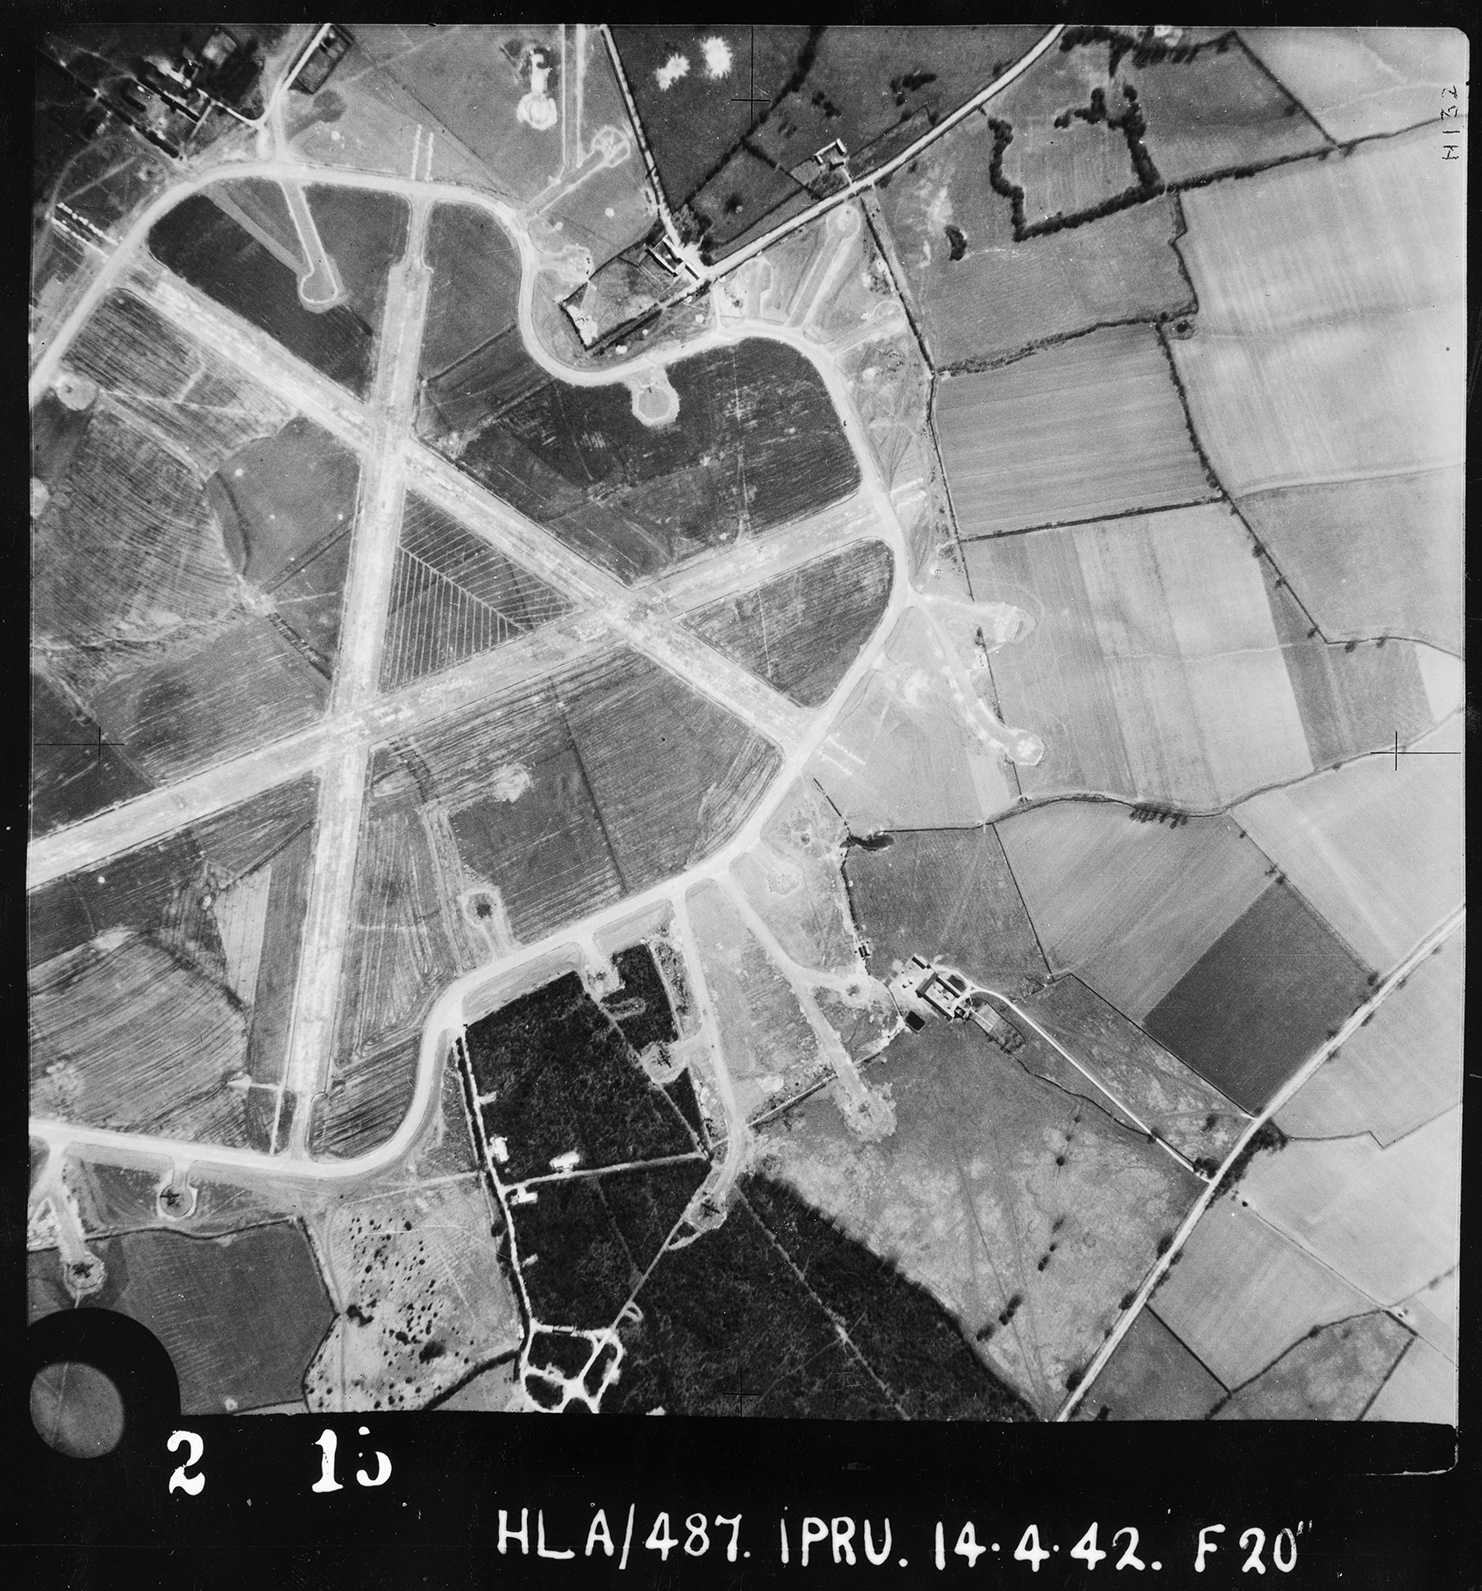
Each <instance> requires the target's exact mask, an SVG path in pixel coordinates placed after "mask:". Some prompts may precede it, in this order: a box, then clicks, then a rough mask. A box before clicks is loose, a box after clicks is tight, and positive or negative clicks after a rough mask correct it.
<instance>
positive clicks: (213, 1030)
mask: <svg viewBox="0 0 1482 1591" xmlns="http://www.w3.org/2000/svg"><path fill="white" fill-rule="evenodd" d="M314 802H315V786H314V782H313V781H312V780H301V781H299V782H298V783H297V784H292V785H285V786H280V787H279V788H278V789H276V790H274V791H272V792H270V793H269V794H268V795H267V796H265V797H262V798H260V799H258V800H256V801H254V802H252V803H250V804H249V805H247V806H244V807H238V808H235V809H232V810H230V811H228V812H226V813H224V814H222V815H221V816H219V817H217V818H214V819H211V820H209V821H207V822H205V823H201V824H198V825H196V826H195V827H194V828H193V829H190V830H187V831H184V832H183V833H181V834H179V835H175V836H172V837H171V838H170V839H169V840H167V841H164V842H162V843H161V844H159V845H154V846H146V847H144V848H142V849H140V850H137V851H132V852H128V853H126V854H125V855H123V856H119V857H113V858H110V860H109V861H108V862H107V863H106V864H105V866H104V867H102V868H100V869H98V870H95V871H89V872H86V873H75V874H71V875H69V876H68V877H66V878H62V879H59V880H57V881H56V882H55V883H53V884H49V885H46V886H45V887H43V888H41V889H38V890H36V891H35V892H34V893H33V894H32V895H31V897H30V901H29V918H30V922H29V927H30V939H31V947H30V950H31V980H30V981H31V990H32V1000H33V1005H32V1059H31V1070H32V1092H33V1105H34V1108H35V1109H36V1110H37V1111H38V1113H40V1114H43V1115H57V1116H61V1117H63V1118H64V1119H67V1120H75V1121H80V1122H86V1123H90V1124H92V1125H95V1126H107V1127H116V1128H120V1129H123V1130H131V1131H136V1132H155V1133H160V1134H162V1135H164V1136H167V1137H169V1136H175V1137H187V1138H202V1139H205V1140H206V1141H208V1142H214V1143H226V1144H233V1145H238V1146H242V1145H250V1146H251V1147H255V1148H259V1149H267V1148H268V1147H270V1136H271V1125H272V1121H273V1117H274V1114H275V1105H276V1085H277V1083H278V1082H279V1080H280V1078H281V1074H282V1068H283V1062H284V1057H285V1054H286V1046H287V1019H288V1013H289V1009H290V1005H291V1000H292V994H293V986H294V980H295V978H296V975H297V968H298V950H299V940H300V935H301V932H302V921H303V912H304V906H305V901H306V897H307V884H308V869H309V866H310V863H311V859H312V858H311V846H310V836H311V833H312V825H313V821H314Z"/></svg>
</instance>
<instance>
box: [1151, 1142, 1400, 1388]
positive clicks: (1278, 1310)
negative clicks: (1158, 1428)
mask: <svg viewBox="0 0 1482 1591" xmlns="http://www.w3.org/2000/svg"><path fill="white" fill-rule="evenodd" d="M1285 1153H1287V1151H1286V1150H1282V1151H1281V1154H1285ZM1264 1158H1269V1157H1264V1156H1262V1157H1258V1158H1257V1161H1256V1164H1257V1165H1259V1164H1260V1161H1261V1159H1264ZM1277 1158H1280V1155H1278V1156H1277ZM1148 1307H1150V1308H1151V1309H1152V1311H1153V1312H1154V1314H1156V1315H1157V1316H1158V1318H1159V1319H1160V1320H1161V1321H1162V1322H1163V1323H1164V1325H1166V1326H1168V1327H1169V1328H1170V1329H1171V1330H1172V1331H1174V1332H1175V1333H1177V1335H1178V1336H1179V1338H1180V1339H1181V1340H1182V1341H1183V1342H1184V1343H1185V1344H1186V1346H1187V1347H1188V1348H1189V1350H1190V1352H1192V1353H1194V1354H1195V1355H1197V1356H1198V1358H1199V1359H1200V1360H1201V1361H1202V1363H1203V1364H1204V1365H1205V1366H1206V1367H1207V1368H1208V1369H1209V1371H1210V1373H1211V1374H1212V1375H1214V1376H1217V1377H1218V1378H1219V1380H1220V1381H1222V1382H1223V1383H1224V1384H1225V1385H1226V1386H1227V1387H1239V1386H1244V1385H1245V1383H1246V1382H1247V1381H1250V1380H1253V1379H1254V1378H1255V1377H1256V1376H1258V1375H1259V1374H1260V1373H1261V1372H1262V1371H1263V1370H1265V1369H1266V1368H1267V1366H1268V1365H1271V1364H1273V1363H1274V1362H1275V1361H1276V1360H1277V1359H1279V1358H1280V1357H1281V1355H1282V1354H1283V1353H1285V1352H1286V1350H1287V1349H1288V1348H1290V1347H1291V1346H1292V1344H1293V1343H1295V1342H1296V1341H1298V1339H1299V1338H1302V1337H1305V1336H1306V1335H1307V1333H1308V1332H1310V1331H1311V1330H1312V1328H1313V1327H1314V1326H1328V1325H1331V1324H1332V1323H1333V1322H1334V1321H1337V1320H1349V1319H1351V1318H1353V1317H1354V1316H1357V1315H1363V1314H1367V1313H1368V1312H1369V1311H1370V1310H1371V1309H1373V1307H1374V1305H1373V1302H1372V1300H1370V1299H1368V1298H1366V1297H1365V1296H1364V1294H1363V1293H1361V1292H1360V1291H1359V1290H1358V1289H1357V1288H1355V1287H1353V1286H1352V1285H1350V1284H1349V1283H1348V1282H1345V1281H1344V1280H1343V1279H1342V1278H1341V1277H1340V1276H1338V1275H1337V1274H1336V1273H1335V1272H1334V1271H1332V1270H1331V1269H1329V1267H1328V1266H1326V1265H1324V1264H1323V1263H1322V1262H1321V1261H1320V1260H1317V1259H1314V1258H1312V1257H1311V1256H1310V1255H1307V1254H1304V1253H1303V1252H1302V1250H1301V1249H1300V1248H1298V1247H1297V1246H1296V1245H1295V1244H1294V1243H1292V1242H1291V1241H1290V1240H1289V1239H1288V1238H1286V1237H1283V1236H1282V1235H1281V1234H1280V1233H1279V1232H1277V1231H1276V1230H1275V1229H1274V1228H1273V1227H1270V1226H1268V1225H1267V1224H1266V1223H1265V1222H1264V1221H1262V1220H1261V1219H1260V1218H1259V1217H1258V1216H1257V1215H1255V1213H1254V1212H1253V1211H1250V1210H1247V1209H1245V1208H1244V1206H1243V1205H1242V1204H1241V1203H1240V1202H1239V1200H1237V1199H1236V1198H1232V1197H1225V1198H1221V1199H1217V1200H1216V1201H1215V1202H1214V1203H1213V1204H1212V1205H1211V1206H1210V1207H1209V1209H1208V1210H1206V1211H1205V1213H1204V1217H1203V1219H1202V1220H1201V1221H1200V1222H1199V1224H1198V1226H1196V1227H1195V1228H1194V1231H1193V1234H1192V1235H1191V1236H1190V1238H1189V1240H1188V1242H1187V1243H1185V1244H1184V1246H1183V1248H1182V1249H1181V1250H1180V1251H1179V1261H1178V1264H1177V1265H1175V1266H1174V1267H1173V1268H1172V1269H1171V1270H1170V1271H1169V1272H1168V1274H1167V1276H1166V1278H1165V1280H1164V1281H1163V1282H1162V1283H1161V1284H1160V1285H1159V1287H1158V1289H1157V1290H1156V1291H1155V1292H1154V1294H1153V1296H1152V1300H1151V1303H1150V1304H1149V1306H1148Z"/></svg>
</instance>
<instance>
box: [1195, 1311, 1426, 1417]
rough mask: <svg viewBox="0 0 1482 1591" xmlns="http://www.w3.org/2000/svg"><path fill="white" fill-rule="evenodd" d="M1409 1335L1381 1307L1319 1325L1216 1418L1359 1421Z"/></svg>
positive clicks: (1237, 1393) (1236, 1392)
mask: <svg viewBox="0 0 1482 1591" xmlns="http://www.w3.org/2000/svg"><path fill="white" fill-rule="evenodd" d="M1413 1340H1414V1339H1413V1338H1412V1337H1411V1336H1410V1333H1409V1332H1407V1331H1406V1330H1405V1328H1404V1327H1403V1326H1402V1325H1400V1324H1399V1322H1398V1321H1396V1320H1394V1319H1392V1318H1391V1317H1390V1316H1389V1315H1386V1314H1385V1313H1384V1312H1383V1311H1382V1310H1377V1309H1376V1310H1373V1311H1371V1312H1370V1313H1369V1314H1367V1315H1360V1316H1358V1317H1357V1319H1354V1320H1340V1321H1335V1322H1334V1323H1333V1324H1332V1325H1331V1326H1320V1327H1318V1328H1316V1329H1315V1330H1314V1331H1313V1332H1312V1333H1311V1334H1310V1335H1309V1336H1307V1337H1305V1338H1303V1339H1302V1341H1300V1342H1298V1343H1295V1344H1293V1346H1292V1347H1290V1348H1288V1349H1287V1351H1286V1352H1285V1353H1284V1354H1283V1355H1282V1356H1281V1358H1279V1359H1278V1360H1277V1361H1276V1362H1275V1363H1274V1364H1273V1365H1271V1366H1270V1367H1269V1368H1268V1369H1266V1370H1263V1371H1262V1372H1261V1374H1260V1375H1258V1376H1256V1377H1255V1378H1254V1380H1251V1381H1247V1382H1246V1384H1245V1385H1244V1386H1242V1387H1236V1388H1235V1390H1234V1391H1233V1392H1232V1393H1231V1394H1230V1396H1229V1397H1228V1398H1227V1399H1226V1400H1225V1401H1224V1402H1223V1403H1221V1404H1220V1406H1219V1408H1218V1409H1216V1410H1215V1412H1214V1414H1213V1415H1212V1418H1213V1419H1216V1420H1358V1419H1362V1418H1363V1416H1364V1412H1365V1410H1366V1409H1367V1408H1368V1407H1369V1405H1370V1404H1371V1403H1372V1402H1373V1400H1374V1398H1375V1396H1376V1395H1377V1393H1378V1392H1379V1389H1380V1388H1381V1387H1382V1386H1383V1384H1384V1381H1385V1378H1386V1377H1387V1376H1388V1375H1389V1373H1390V1372H1391V1371H1392V1370H1393V1369H1394V1367H1395V1364H1396V1363H1397V1361H1398V1360H1399V1358H1400V1356H1401V1355H1402V1354H1403V1353H1404V1352H1405V1350H1406V1349H1407V1348H1408V1347H1409V1346H1410V1344H1411V1343H1412V1341H1413Z"/></svg>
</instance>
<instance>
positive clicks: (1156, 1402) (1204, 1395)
mask: <svg viewBox="0 0 1482 1591" xmlns="http://www.w3.org/2000/svg"><path fill="white" fill-rule="evenodd" d="M1225 1396H1226V1393H1225V1389H1224V1387H1223V1386H1221V1385H1220V1383H1219V1382H1218V1381H1216V1380H1215V1378H1214V1377H1213V1376H1212V1375H1211V1374H1210V1373H1209V1371H1208V1370H1207V1369H1205V1367H1204V1366H1203V1365H1202V1364H1200V1363H1199V1361H1198V1360H1197V1359H1196V1358H1195V1357H1194V1355H1193V1354H1191V1353H1190V1352H1189V1350H1188V1349H1187V1348H1186V1347H1185V1346H1184V1345H1183V1343H1181V1342H1180V1341H1179V1340H1178V1338H1177V1337H1175V1336H1174V1335H1173V1333H1172V1332H1171V1331H1169V1329H1168V1328H1167V1326H1165V1325H1164V1324H1163V1322H1162V1321H1161V1320H1159V1319H1158V1317H1157V1316H1156V1315H1155V1314H1154V1313H1153V1312H1152V1310H1150V1309H1144V1310H1142V1311H1141V1312H1140V1313H1139V1314H1138V1316H1137V1319H1136V1320H1134V1321H1133V1322H1132V1325H1131V1326H1130V1328H1129V1329H1128V1331H1127V1334H1126V1336H1124V1337H1123V1338H1122V1340H1121V1342H1119V1343H1118V1344H1117V1347H1116V1351H1115V1352H1114V1353H1113V1354H1112V1356H1111V1358H1110V1359H1109V1360H1108V1361H1107V1363H1106V1367H1105V1369H1103V1370H1102V1372H1101V1374H1100V1375H1098V1376H1097V1377H1096V1380H1095V1381H1094V1382H1092V1384H1091V1390H1090V1391H1089V1392H1088V1393H1087V1394H1086V1395H1085V1397H1084V1398H1082V1399H1081V1401H1080V1403H1078V1404H1077V1405H1076V1410H1075V1415H1074V1418H1075V1419H1077V1420H1202V1419H1204V1418H1205V1417H1206V1416H1207V1415H1208V1414H1209V1412H1210V1410H1212V1409H1213V1408H1214V1407H1215V1405H1216V1404H1217V1403H1219V1402H1220V1400H1221V1399H1222V1398H1224V1397H1225Z"/></svg>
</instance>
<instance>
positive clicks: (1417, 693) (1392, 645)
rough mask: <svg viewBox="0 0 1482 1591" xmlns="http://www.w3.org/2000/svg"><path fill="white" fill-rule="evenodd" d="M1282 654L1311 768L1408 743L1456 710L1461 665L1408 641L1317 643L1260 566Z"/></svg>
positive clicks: (1292, 602) (1291, 601) (1264, 564)
mask: <svg viewBox="0 0 1482 1591" xmlns="http://www.w3.org/2000/svg"><path fill="white" fill-rule="evenodd" d="M1260 568H1261V569H1262V571H1263V572H1264V574H1265V577H1266V580H1267V586H1268V591H1269V595H1270V600H1271V613H1272V617H1273V619H1274V621H1275V624H1276V633H1277V635H1278V636H1279V637H1280V640H1281V647H1282V656H1283V658H1284V659H1285V662H1286V671H1287V675H1288V677H1289V679H1290V680H1291V685H1292V693H1293V695H1294V696H1295V698H1296V703H1297V712H1298V714H1299V716H1300V718H1301V720H1302V727H1303V731H1304V733H1305V736H1306V740H1307V749H1308V753H1309V755H1310V757H1311V760H1312V765H1313V767H1314V768H1324V767H1333V766H1335V765H1336V764H1338V763H1342V762H1348V761H1350V760H1352V759H1353V758H1354V757H1355V756H1363V755H1365V754H1366V753H1373V752H1377V751H1380V750H1382V749H1383V748H1384V746H1385V745H1386V743H1390V744H1393V741H1394V737H1396V736H1398V737H1399V740H1400V742H1401V743H1402V744H1404V745H1408V744H1410V742H1411V741H1413V740H1415V739H1417V738H1418V737H1419V736H1420V735H1422V734H1423V733H1424V732H1425V731H1426V730H1428V729H1431V728H1432V727H1433V726H1434V725H1435V723H1436V722H1437V720H1438V719H1440V718H1442V717H1445V716H1446V715H1447V714H1449V713H1451V712H1452V711H1454V710H1455V709H1456V708H1457V707H1459V706H1460V705H1461V701H1462V696H1463V693H1464V690H1465V685H1464V672H1463V669H1462V664H1461V660H1460V659H1459V658H1454V657H1452V656H1451V655H1450V654H1449V653H1445V652H1437V651H1435V650H1434V649H1433V648H1430V647H1422V646H1416V645H1414V644H1412V643H1411V642H1409V641H1391V640H1388V639H1385V638H1380V639H1376V640H1372V641H1364V642H1359V641H1350V642H1347V643H1345V644H1344V645H1342V646H1340V645H1339V644H1338V643H1337V642H1336V641H1321V640H1318V639H1316V638H1315V637H1314V636H1313V630H1312V625H1311V621H1310V619H1309V617H1308V615H1307V614H1306V613H1305V612H1304V611H1303V610H1302V609H1301V608H1300V607H1299V606H1298V604H1297V601H1296V599H1295V598H1294V597H1293V595H1292V593H1291V589H1290V587H1288V586H1287V585H1286V584H1284V583H1282V584H1278V583H1277V582H1278V581H1279V580H1280V579H1281V577H1280V576H1278V575H1276V574H1275V573H1274V571H1273V566H1272V565H1271V564H1270V563H1269V562H1268V561H1267V560H1266V559H1265V558H1262V559H1261V560H1260Z"/></svg>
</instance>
